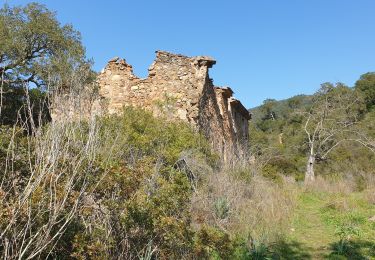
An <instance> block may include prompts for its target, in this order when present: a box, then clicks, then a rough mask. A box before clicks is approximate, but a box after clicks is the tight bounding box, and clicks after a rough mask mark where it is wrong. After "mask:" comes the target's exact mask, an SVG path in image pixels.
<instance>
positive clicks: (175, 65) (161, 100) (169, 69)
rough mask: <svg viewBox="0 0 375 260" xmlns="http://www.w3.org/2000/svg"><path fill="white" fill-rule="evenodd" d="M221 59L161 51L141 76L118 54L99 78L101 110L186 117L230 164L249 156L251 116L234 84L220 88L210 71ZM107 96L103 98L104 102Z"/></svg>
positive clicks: (97, 105)
mask: <svg viewBox="0 0 375 260" xmlns="http://www.w3.org/2000/svg"><path fill="white" fill-rule="evenodd" d="M215 63H216V61H215V60H214V59H213V58H211V57H207V56H197V57H187V56H183V55H179V54H172V53H168V52H165V51H157V52H156V59H155V61H154V62H153V63H152V65H151V66H150V68H149V70H148V71H149V76H148V77H147V78H146V79H140V78H138V77H137V76H135V75H134V74H133V68H132V66H131V65H129V64H127V63H126V61H125V60H123V59H119V58H118V57H116V58H113V59H112V60H110V61H109V62H108V64H107V66H106V67H105V68H104V70H103V71H102V72H101V73H100V74H99V76H98V84H99V96H100V100H101V102H102V103H103V104H105V106H101V105H99V104H98V102H94V105H93V106H94V107H95V109H96V110H97V108H98V107H102V113H121V111H122V107H123V106H136V107H142V108H144V109H147V110H150V111H152V112H153V114H154V115H155V116H158V115H168V116H170V117H172V118H175V119H179V120H184V121H186V122H189V123H190V124H192V125H193V126H194V127H195V128H196V129H197V130H199V131H200V132H202V133H203V134H204V135H205V136H206V137H207V138H208V139H209V141H210V142H211V144H212V147H213V148H214V150H216V151H217V152H218V153H219V154H220V155H221V156H222V158H223V159H224V161H226V162H230V161H232V160H233V159H236V158H238V157H240V156H243V155H245V154H246V151H247V144H248V120H249V119H250V114H249V112H248V111H247V109H246V108H245V107H244V106H243V105H242V104H241V102H240V101H238V100H237V99H235V98H233V97H232V95H233V91H232V89H230V88H229V87H223V88H221V87H215V86H214V85H213V82H212V79H210V78H209V74H208V69H209V68H211V67H212V66H213V65H214V64H215ZM103 100H104V102H103Z"/></svg>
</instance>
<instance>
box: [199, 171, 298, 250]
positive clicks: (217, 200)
mask: <svg viewBox="0 0 375 260" xmlns="http://www.w3.org/2000/svg"><path fill="white" fill-rule="evenodd" d="M235 170H236V169H231V170H222V171H219V172H216V173H213V174H212V175H210V176H209V177H208V180H207V184H205V185H204V186H203V187H200V189H198V192H197V193H196V194H195V196H194V198H193V202H192V216H193V220H194V225H195V227H199V226H200V225H204V224H208V225H213V226H216V227H219V228H221V229H223V230H225V231H227V232H229V233H230V234H233V235H234V234H238V235H241V236H242V237H249V236H250V237H252V238H253V239H256V240H262V241H263V242H266V243H267V242H272V241H274V240H277V239H278V238H279V237H280V236H281V235H282V234H283V233H284V232H285V231H286V230H287V229H288V228H289V223H290V218H291V215H292V212H293V207H294V204H295V203H294V202H295V199H296V195H297V191H296V189H295V184H293V183H292V182H290V181H289V180H288V179H285V180H284V182H283V183H282V184H275V183H273V182H272V181H269V180H267V179H265V178H264V177H261V176H258V175H255V176H253V177H251V178H250V177H249V178H239V177H238V176H237V175H234V174H233V172H234V171H235ZM241 172H242V175H241V177H244V176H243V173H244V169H241ZM248 172H249V174H250V173H252V171H251V169H250V170H249V171H248ZM236 176H237V177H236ZM218 211H219V212H218Z"/></svg>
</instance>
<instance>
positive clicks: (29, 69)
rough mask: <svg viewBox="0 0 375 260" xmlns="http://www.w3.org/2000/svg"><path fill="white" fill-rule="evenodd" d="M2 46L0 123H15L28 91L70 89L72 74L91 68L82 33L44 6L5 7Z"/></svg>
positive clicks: (0, 13)
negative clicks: (57, 17) (62, 21)
mask: <svg viewBox="0 0 375 260" xmlns="http://www.w3.org/2000/svg"><path fill="white" fill-rule="evenodd" d="M0 42H1V45H0V80H1V85H0V118H2V122H0V123H4V124H12V123H14V122H15V121H16V117H17V113H18V110H20V109H21V107H22V104H24V102H25V95H26V92H28V91H29V89H33V88H34V92H40V93H39V94H42V93H46V91H48V90H50V88H52V86H53V87H54V88H56V86H64V85H68V84H69V78H70V77H69V76H68V75H71V72H72V71H73V70H76V69H77V68H78V67H82V66H89V63H88V62H87V60H86V59H85V49H84V47H83V46H82V43H81V36H80V34H79V32H77V31H76V30H74V29H73V27H72V26H71V25H63V26H62V25H61V24H60V23H59V22H58V21H57V19H56V16H55V14H54V13H53V12H51V11H50V10H48V9H47V8H46V7H45V6H43V5H41V4H37V3H31V4H28V5H26V6H25V7H9V6H8V5H5V6H3V7H2V8H1V9H0ZM51 82H53V83H54V84H51ZM56 83H59V84H56ZM39 94H36V96H40V97H43V95H39ZM39 101H40V100H37V101H35V103H37V102H39ZM4 113H5V117H3V115H4Z"/></svg>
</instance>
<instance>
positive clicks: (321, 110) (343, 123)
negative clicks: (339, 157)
mask: <svg viewBox="0 0 375 260" xmlns="http://www.w3.org/2000/svg"><path fill="white" fill-rule="evenodd" d="M363 110H364V102H363V100H361V97H360V96H359V95H358V93H357V92H356V91H354V90H353V89H351V88H348V87H347V86H345V85H344V84H342V83H337V84H336V85H333V84H331V83H324V84H322V85H321V88H320V89H319V90H318V92H317V93H315V94H314V99H313V103H312V105H311V108H310V109H309V111H308V112H307V113H305V115H306V122H305V124H304V131H305V133H306V136H307V146H308V160H307V166H306V172H305V181H306V182H309V181H314V179H315V173H314V165H315V163H316V161H320V160H325V159H326V158H327V156H328V155H329V153H330V152H331V151H332V150H333V149H334V148H336V147H337V146H338V145H340V144H341V143H342V142H344V141H349V140H351V139H352V137H353V134H354V132H355V131H354V126H355V124H356V123H357V122H358V120H359V118H360V116H361V113H362V111H363Z"/></svg>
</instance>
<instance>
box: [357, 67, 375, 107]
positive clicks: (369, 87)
mask: <svg viewBox="0 0 375 260" xmlns="http://www.w3.org/2000/svg"><path fill="white" fill-rule="evenodd" d="M355 89H356V90H357V91H359V92H360V93H362V95H363V97H364V99H365V102H366V106H367V109H371V108H372V107H373V106H374V105H375V72H368V73H366V74H363V75H361V77H360V78H359V80H357V82H356V83H355Z"/></svg>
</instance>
